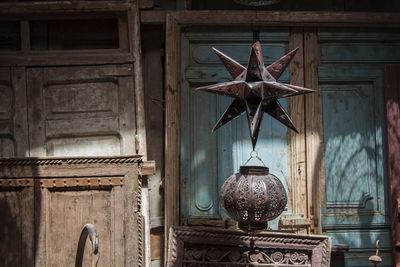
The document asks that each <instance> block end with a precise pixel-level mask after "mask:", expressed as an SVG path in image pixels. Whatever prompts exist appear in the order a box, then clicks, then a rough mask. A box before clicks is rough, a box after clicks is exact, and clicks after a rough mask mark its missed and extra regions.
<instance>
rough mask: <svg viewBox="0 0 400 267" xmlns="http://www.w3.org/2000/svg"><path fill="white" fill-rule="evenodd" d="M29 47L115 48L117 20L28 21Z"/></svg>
mask: <svg viewBox="0 0 400 267" xmlns="http://www.w3.org/2000/svg"><path fill="white" fill-rule="evenodd" d="M30 37H31V46H32V50H78V49H79V50H82V49H117V48H118V47H119V40H118V19H116V18H111V19H81V20H77V19H74V20H72V19H70V20H40V21H39V20H38V21H31V22H30Z"/></svg>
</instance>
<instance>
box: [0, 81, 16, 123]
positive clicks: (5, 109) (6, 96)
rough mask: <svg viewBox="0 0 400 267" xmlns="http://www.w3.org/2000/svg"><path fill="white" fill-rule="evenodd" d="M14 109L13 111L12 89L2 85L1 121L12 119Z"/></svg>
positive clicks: (0, 97)
mask: <svg viewBox="0 0 400 267" xmlns="http://www.w3.org/2000/svg"><path fill="white" fill-rule="evenodd" d="M0 82H1V81H0ZM12 109H13V93H12V89H11V87H10V86H9V85H4V84H0V120H1V119H9V118H11V115H12Z"/></svg>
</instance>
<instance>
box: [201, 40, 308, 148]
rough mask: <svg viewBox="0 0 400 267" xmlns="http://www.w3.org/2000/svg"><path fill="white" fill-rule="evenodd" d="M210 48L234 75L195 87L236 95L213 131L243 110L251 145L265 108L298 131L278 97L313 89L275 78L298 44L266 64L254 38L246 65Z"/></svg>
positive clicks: (255, 140) (256, 135)
mask: <svg viewBox="0 0 400 267" xmlns="http://www.w3.org/2000/svg"><path fill="white" fill-rule="evenodd" d="M213 50H214V52H215V53H216V54H217V55H218V57H219V58H220V59H221V61H222V63H223V64H224V65H225V68H226V69H227V70H228V71H229V73H230V74H231V75H232V77H233V78H234V79H235V80H233V81H231V82H225V83H218V84H214V85H209V86H205V87H200V88H197V89H196V90H200V91H207V92H212V93H216V94H221V95H225V96H230V97H233V98H235V100H234V101H233V102H232V104H231V105H230V106H229V107H228V109H227V110H226V111H225V112H224V114H223V115H222V116H221V118H220V119H219V120H218V122H217V124H216V125H215V126H214V128H213V132H214V131H215V130H216V129H218V128H219V127H221V126H222V125H224V124H226V123H227V122H229V121H231V120H233V119H234V118H236V117H237V116H239V115H240V114H242V113H243V112H245V111H246V114H247V119H248V122H249V130H250V136H251V142H252V145H253V149H254V148H255V146H256V143H257V138H258V133H259V131H260V125H261V121H262V118H263V115H264V112H266V113H268V114H269V115H271V116H272V117H274V118H275V119H277V120H278V121H280V122H281V123H283V124H284V125H286V126H287V127H289V128H290V129H292V130H294V131H295V132H297V133H298V131H297V129H296V128H295V127H294V125H293V123H292V120H291V119H290V117H289V116H288V115H287V114H286V112H285V110H284V109H283V108H282V106H281V104H280V103H279V101H278V98H282V97H287V96H293V95H300V94H307V93H311V92H315V91H314V90H312V89H307V88H304V87H300V86H295V85H291V84H284V83H279V82H277V81H276V80H278V78H279V77H280V76H281V74H282V73H283V71H284V70H285V69H286V67H287V66H288V65H289V63H290V61H291V60H292V59H293V57H294V55H295V54H296V52H297V50H298V48H296V49H295V50H293V51H291V52H290V53H288V54H286V55H285V56H283V57H282V58H280V59H279V60H277V61H275V62H274V63H272V64H271V65H269V66H267V67H265V66H264V61H263V57H262V53H261V45H260V42H258V41H257V42H255V43H254V44H253V45H252V46H251V51H250V57H249V62H248V64H247V68H245V67H243V66H242V65H241V64H239V63H238V62H236V61H235V60H233V59H232V58H230V57H228V56H227V55H225V54H223V53H222V52H220V51H218V50H217V49H215V48H213Z"/></svg>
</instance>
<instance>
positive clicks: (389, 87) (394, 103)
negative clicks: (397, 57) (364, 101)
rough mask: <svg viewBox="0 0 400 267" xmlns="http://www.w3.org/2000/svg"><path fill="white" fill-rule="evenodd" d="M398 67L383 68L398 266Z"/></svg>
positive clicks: (399, 96) (399, 152) (393, 238)
mask: <svg viewBox="0 0 400 267" xmlns="http://www.w3.org/2000/svg"><path fill="white" fill-rule="evenodd" d="M399 77H400V65H387V66H385V102H386V128H387V148H388V164H389V183H390V195H389V199H390V202H391V204H390V207H391V226H392V244H394V246H393V255H394V259H393V264H394V265H395V266H400V252H399V251H398V249H396V248H397V246H398V244H399V242H400V224H399V220H398V218H399V215H400V210H399V207H400V205H399V204H400V183H399V181H400V166H399V162H400V145H399V138H400V94H399V90H400V79H399Z"/></svg>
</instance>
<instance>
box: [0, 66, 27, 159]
mask: <svg viewBox="0 0 400 267" xmlns="http://www.w3.org/2000/svg"><path fill="white" fill-rule="evenodd" d="M26 113H27V108H26V85H25V69H24V68H7V67H4V68H0V158H8V157H25V156H29V151H28V133H27V129H28V127H27V120H26Z"/></svg>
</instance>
